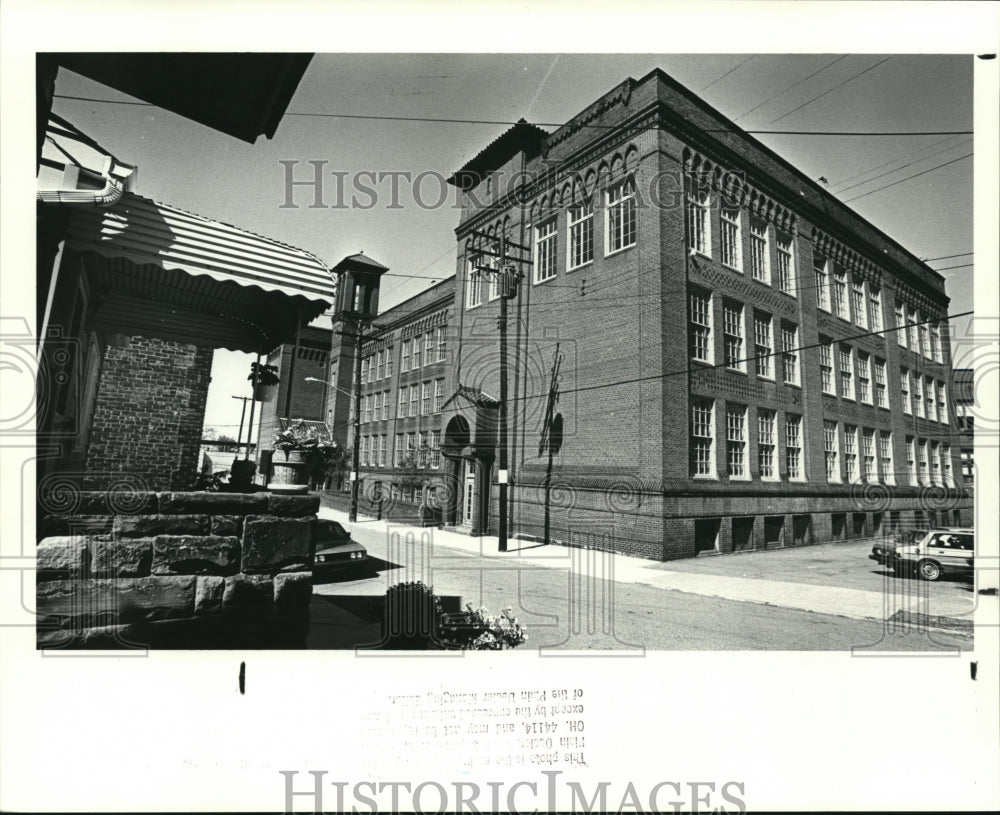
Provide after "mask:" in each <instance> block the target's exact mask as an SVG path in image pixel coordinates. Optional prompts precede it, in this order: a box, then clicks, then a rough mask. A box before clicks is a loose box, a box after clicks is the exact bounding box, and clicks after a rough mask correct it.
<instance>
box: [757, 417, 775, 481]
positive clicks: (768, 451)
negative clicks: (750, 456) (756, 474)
mask: <svg viewBox="0 0 1000 815" xmlns="http://www.w3.org/2000/svg"><path fill="white" fill-rule="evenodd" d="M775 415H776V414H775V412H774V411H773V410H759V411H757V464H758V466H759V468H760V477H761V478H763V479H767V480H769V481H772V480H774V479H775V478H776V477H777V470H776V469H775V466H774V445H775V441H774V425H775Z"/></svg>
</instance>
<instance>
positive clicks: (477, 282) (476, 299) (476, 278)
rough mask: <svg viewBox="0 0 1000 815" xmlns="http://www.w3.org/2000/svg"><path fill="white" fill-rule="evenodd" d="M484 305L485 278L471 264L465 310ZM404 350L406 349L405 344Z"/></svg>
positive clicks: (466, 284)
mask: <svg viewBox="0 0 1000 815" xmlns="http://www.w3.org/2000/svg"><path fill="white" fill-rule="evenodd" d="M482 304H483V276H482V274H481V273H480V271H479V269H477V268H476V267H475V266H473V265H472V263H470V264H469V269H468V272H467V273H466V283H465V308H466V309H470V308H476V307H477V306H481V305H482ZM403 347H404V348H405V347H406V345H405V343H404V346H403ZM400 370H402V371H405V370H406V368H405V367H403V368H401V369H400Z"/></svg>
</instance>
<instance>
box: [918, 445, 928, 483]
mask: <svg viewBox="0 0 1000 815" xmlns="http://www.w3.org/2000/svg"><path fill="white" fill-rule="evenodd" d="M917 455H918V456H919V458H918V459H917V467H918V470H917V475H918V477H919V478H920V483H921V484H929V483H930V481H928V468H927V440H926V439H920V440H919V441H918V442H917Z"/></svg>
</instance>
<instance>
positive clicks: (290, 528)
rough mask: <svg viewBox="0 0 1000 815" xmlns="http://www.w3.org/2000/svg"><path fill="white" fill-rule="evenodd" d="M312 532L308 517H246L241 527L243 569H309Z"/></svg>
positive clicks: (246, 570)
mask: <svg viewBox="0 0 1000 815" xmlns="http://www.w3.org/2000/svg"><path fill="white" fill-rule="evenodd" d="M312 529H313V525H312V520H311V519H309V518H254V517H250V518H247V519H246V522H245V523H244V526H243V568H242V570H243V571H244V572H247V573H254V572H270V573H274V572H280V571H283V570H290V569H291V570H295V571H302V570H303V569H308V568H309V567H310V566H311V560H310V557H311V556H310V548H311V546H312Z"/></svg>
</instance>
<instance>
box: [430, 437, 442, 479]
mask: <svg viewBox="0 0 1000 815" xmlns="http://www.w3.org/2000/svg"><path fill="white" fill-rule="evenodd" d="M438 439H439V435H438V431H437V430H432V431H431V432H430V446H431V449H430V464H431V469H434V470H436V469H437V468H438V467H440V466H441V447H440V445H439V443H438Z"/></svg>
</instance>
